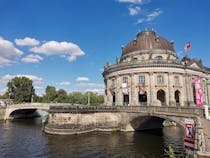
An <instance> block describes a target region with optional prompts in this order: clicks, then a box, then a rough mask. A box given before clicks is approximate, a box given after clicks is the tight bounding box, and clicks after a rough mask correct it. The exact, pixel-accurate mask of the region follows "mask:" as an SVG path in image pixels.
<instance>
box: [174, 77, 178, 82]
mask: <svg viewBox="0 0 210 158" xmlns="http://www.w3.org/2000/svg"><path fill="white" fill-rule="evenodd" d="M174 83H175V84H179V76H174Z"/></svg>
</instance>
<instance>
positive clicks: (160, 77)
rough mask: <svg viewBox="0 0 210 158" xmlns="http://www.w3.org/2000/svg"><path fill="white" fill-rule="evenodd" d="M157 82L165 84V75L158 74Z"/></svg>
mask: <svg viewBox="0 0 210 158" xmlns="http://www.w3.org/2000/svg"><path fill="white" fill-rule="evenodd" d="M157 83H158V84H163V83H164V77H163V75H158V76H157Z"/></svg>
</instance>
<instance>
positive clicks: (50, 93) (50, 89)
mask: <svg viewBox="0 0 210 158" xmlns="http://www.w3.org/2000/svg"><path fill="white" fill-rule="evenodd" d="M45 93H46V95H45V97H44V102H48V103H49V102H54V100H55V99H56V98H57V93H56V88H55V87H54V86H47V87H46V89H45Z"/></svg>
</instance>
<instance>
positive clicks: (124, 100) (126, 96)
mask: <svg viewBox="0 0 210 158" xmlns="http://www.w3.org/2000/svg"><path fill="white" fill-rule="evenodd" d="M128 104H129V95H128V94H124V95H123V105H128Z"/></svg>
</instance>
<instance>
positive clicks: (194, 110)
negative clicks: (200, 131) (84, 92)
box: [50, 106, 205, 117]
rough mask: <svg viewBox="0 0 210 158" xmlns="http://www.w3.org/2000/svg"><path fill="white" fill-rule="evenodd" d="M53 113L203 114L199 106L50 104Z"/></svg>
mask: <svg viewBox="0 0 210 158" xmlns="http://www.w3.org/2000/svg"><path fill="white" fill-rule="evenodd" d="M50 112H52V113H54V112H56V113H94V112H132V113H135V112H142V113H149V114H152V113H157V114H158V113H166V114H167V113H170V114H173V113H174V114H176V115H183V114H184V115H192V116H200V117H204V116H205V113H204V112H205V111H204V109H203V108H200V107H158V106H51V107H50Z"/></svg>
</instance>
